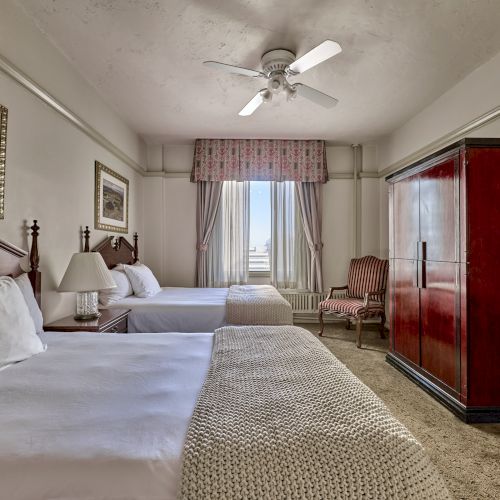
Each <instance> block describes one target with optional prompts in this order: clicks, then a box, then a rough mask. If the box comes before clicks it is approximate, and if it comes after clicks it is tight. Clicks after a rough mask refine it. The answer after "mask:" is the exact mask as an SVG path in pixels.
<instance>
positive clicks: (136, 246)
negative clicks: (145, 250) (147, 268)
mask: <svg viewBox="0 0 500 500" xmlns="http://www.w3.org/2000/svg"><path fill="white" fill-rule="evenodd" d="M138 240H139V235H138V234H137V233H134V264H135V263H136V262H137V261H138V260H139V243H138Z"/></svg>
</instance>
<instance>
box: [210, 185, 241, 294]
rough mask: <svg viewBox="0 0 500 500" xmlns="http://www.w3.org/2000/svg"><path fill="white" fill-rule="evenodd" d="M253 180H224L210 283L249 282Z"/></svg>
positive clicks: (211, 259)
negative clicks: (251, 181)
mask: <svg viewBox="0 0 500 500" xmlns="http://www.w3.org/2000/svg"><path fill="white" fill-rule="evenodd" d="M249 204H250V183H248V182H236V181H224V183H223V186H222V194H221V200H220V204H219V209H218V212H217V216H216V219H215V223H214V228H213V231H212V237H211V238H210V242H209V243H208V249H207V265H208V272H207V274H208V286H212V287H226V286H230V285H238V284H242V283H246V282H247V281H248V240H249V230H250V205H249Z"/></svg>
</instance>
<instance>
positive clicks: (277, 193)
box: [271, 181, 311, 290]
mask: <svg viewBox="0 0 500 500" xmlns="http://www.w3.org/2000/svg"><path fill="white" fill-rule="evenodd" d="M310 261H311V257H310V252H309V248H308V245H307V240H306V235H305V233H304V226H303V224H302V220H301V218H300V208H299V205H298V200H297V196H296V190H295V183H294V182H275V181H273V182H272V183H271V283H272V284H273V285H274V286H275V287H276V288H281V289H284V288H290V289H299V290H305V289H307V285H308V273H309V270H310V266H311V262H310Z"/></svg>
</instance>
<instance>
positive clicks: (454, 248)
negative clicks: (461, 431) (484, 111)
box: [386, 139, 500, 422]
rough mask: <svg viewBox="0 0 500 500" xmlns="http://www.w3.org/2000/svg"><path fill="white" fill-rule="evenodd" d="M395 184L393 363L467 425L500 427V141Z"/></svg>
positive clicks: (471, 143)
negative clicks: (472, 423)
mask: <svg viewBox="0 0 500 500" xmlns="http://www.w3.org/2000/svg"><path fill="white" fill-rule="evenodd" d="M386 180H387V181H388V182H389V221H390V222H389V241H390V242H389V248H390V250H389V258H390V271H389V294H390V297H389V299H390V322H391V323H390V331H391V335H390V351H389V353H388V354H387V361H388V362H389V363H391V364H392V365H394V366H395V367H396V368H398V369H399V370H401V371H402V372H403V373H404V374H405V375H407V376H408V377H410V378H411V379H412V380H414V381H415V382H417V383H418V384H419V385H420V386H421V387H423V388H424V389H425V390H426V391H427V392H429V393H430V394H431V395H433V396H434V397H436V398H437V399H438V400H439V401H440V402H441V403H443V404H444V405H446V406H447V407H448V408H449V409H450V410H451V411H453V412H454V413H455V414H456V415H457V416H459V417H460V418H462V419H463V420H465V421H466V422H499V421H500V318H499V316H500V139H463V140H461V141H460V142H457V143H455V144H452V145H450V146H448V147H446V148H445V149H443V150H441V151H439V152H437V153H435V154H433V155H432V156H429V157H427V158H425V159H423V160H421V161H419V162H417V163H415V164H413V165H410V166H409V167H407V168H405V169H404V170H402V171H399V172H397V173H395V174H392V175H390V176H388V177H387V178H386Z"/></svg>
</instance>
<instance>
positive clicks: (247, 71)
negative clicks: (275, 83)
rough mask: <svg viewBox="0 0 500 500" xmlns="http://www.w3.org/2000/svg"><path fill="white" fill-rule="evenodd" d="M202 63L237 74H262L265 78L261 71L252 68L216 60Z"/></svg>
mask: <svg viewBox="0 0 500 500" xmlns="http://www.w3.org/2000/svg"><path fill="white" fill-rule="evenodd" d="M203 64H205V65H206V66H210V67H212V68H217V69H222V70H224V71H227V72H229V73H236V74H237V75H244V76H263V77H265V78H267V77H266V75H265V74H264V73H261V72H260V71H255V70H254V69H247V68H240V67H238V66H231V65H230V64H224V63H221V62H217V61H205V62H204V63H203Z"/></svg>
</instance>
